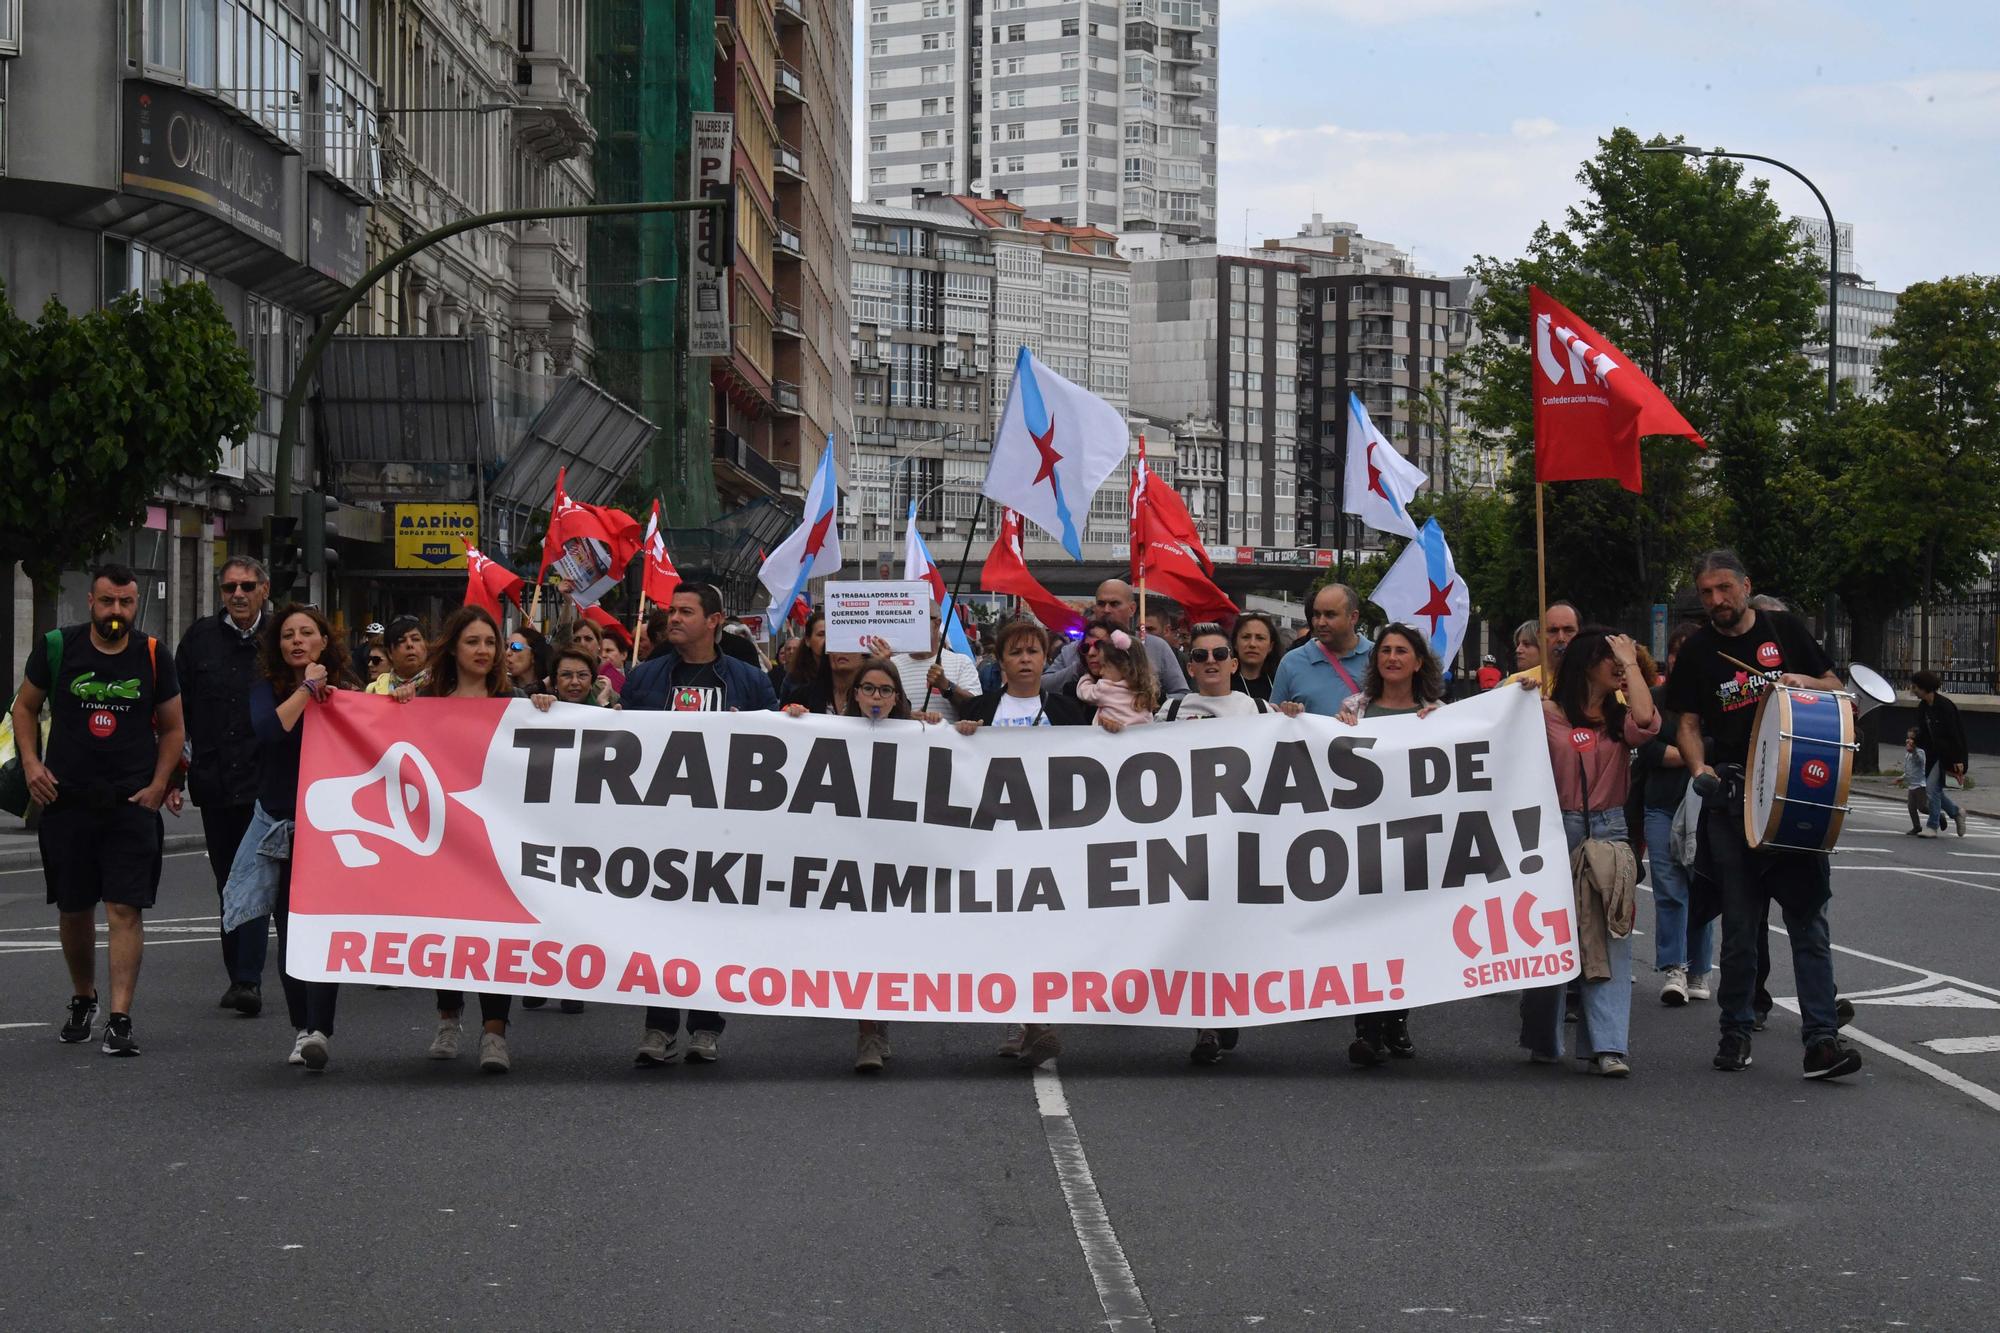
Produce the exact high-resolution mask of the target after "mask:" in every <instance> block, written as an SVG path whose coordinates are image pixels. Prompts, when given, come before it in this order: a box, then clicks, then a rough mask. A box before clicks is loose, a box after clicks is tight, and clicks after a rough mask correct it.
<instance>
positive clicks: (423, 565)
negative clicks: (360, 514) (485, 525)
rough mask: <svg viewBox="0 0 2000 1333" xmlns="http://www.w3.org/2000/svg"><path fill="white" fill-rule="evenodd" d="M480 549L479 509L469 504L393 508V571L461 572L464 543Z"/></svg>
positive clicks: (414, 505)
mask: <svg viewBox="0 0 2000 1333" xmlns="http://www.w3.org/2000/svg"><path fill="white" fill-rule="evenodd" d="M460 537H463V538H465V540H466V541H468V542H471V543H472V544H473V545H474V546H477V545H479V507H478V506H477V505H469V504H399V505H397V506H396V568H398V569H464V568H465V543H464V542H461V541H459V538H460Z"/></svg>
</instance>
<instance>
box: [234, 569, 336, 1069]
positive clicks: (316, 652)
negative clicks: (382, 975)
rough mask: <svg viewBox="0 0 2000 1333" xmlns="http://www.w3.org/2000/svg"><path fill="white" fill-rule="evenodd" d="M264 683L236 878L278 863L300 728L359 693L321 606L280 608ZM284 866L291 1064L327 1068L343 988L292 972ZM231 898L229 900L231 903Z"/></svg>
mask: <svg viewBox="0 0 2000 1333" xmlns="http://www.w3.org/2000/svg"><path fill="white" fill-rule="evenodd" d="M262 659H263V662H262V665H263V674H264V678H263V679H262V680H260V681H258V682H257V683H256V684H254V685H252V686H251V687H250V730H251V733H252V734H253V735H254V736H255V737H256V738H257V808H256V813H255V816H254V817H253V820H252V822H251V825H250V829H249V831H248V832H247V833H246V834H245V835H244V838H243V841H242V843H241V844H240V845H239V846H240V848H241V850H239V851H238V853H237V856H236V863H235V864H234V865H232V866H231V868H230V880H231V883H232V884H234V883H235V882H236V881H237V878H238V868H239V867H241V870H242V873H243V874H245V875H250V874H254V873H255V872H257V871H263V872H264V873H267V874H268V873H270V871H271V869H272V867H271V866H268V865H264V864H262V863H264V862H267V861H269V860H271V858H269V857H266V856H264V855H263V854H262V844H263V842H264V841H265V834H266V833H267V832H268V830H269V829H270V828H271V827H272V826H273V825H275V824H279V823H284V822H288V821H290V820H291V819H292V818H293V817H294V814H295V806H296V802H297V800H298V789H299V754H300V749H301V743H302V741H303V739H304V729H303V728H302V727H300V725H299V724H300V723H301V722H302V721H304V720H305V715H306V713H307V711H308V710H310V709H312V708H314V707H316V706H317V705H319V704H320V703H322V702H324V701H325V700H326V699H327V698H329V697H330V696H331V695H332V694H333V692H334V691H336V690H344V689H354V688H357V684H356V682H355V681H354V680H353V679H352V678H351V677H349V675H348V674H347V654H346V653H345V652H343V651H342V650H341V647H340V643H339V640H338V639H337V638H336V636H335V635H334V632H333V626H332V625H330V624H328V623H327V619H326V617H325V616H324V615H322V614H320V612H319V610H318V608H316V607H310V606H300V605H297V604H296V603H293V604H291V605H287V606H285V607H283V608H281V609H280V610H279V612H278V614H277V615H275V616H273V617H271V621H270V627H269V628H268V629H266V630H265V631H264V642H263V646H262ZM286 853H287V854H286V855H285V856H284V857H282V858H280V859H278V860H277V862H276V866H275V870H276V874H277V898H276V901H275V902H274V903H273V905H272V914H273V915H274V916H275V917H276V918H277V923H278V974H279V976H280V977H281V978H282V979H283V981H284V987H285V1008H286V1010H287V1012H288V1013H289V1015H290V1017H291V1022H292V1027H293V1029H294V1030H295V1031H296V1033H297V1035H296V1036H295V1037H294V1039H293V1041H292V1053H291V1055H290V1056H289V1057H287V1059H288V1062H289V1063H291V1064H295V1065H304V1066H305V1067H306V1068H308V1069H324V1068H326V1062H327V1059H328V1058H329V1054H330V1052H329V1043H330V1042H331V1041H332V1039H333V1012H334V1002H335V998H336V997H337V996H338V995H339V994H340V988H339V987H338V986H336V985H334V984H333V983H332V982H330V981H300V980H299V979H298V978H296V977H294V976H293V975H292V974H291V972H290V971H289V970H288V969H287V968H286V967H285V953H286V949H287V948H288V947H289V944H290V941H291V934H292V929H291V925H292V912H291V909H292V858H291V856H290V847H289V845H286ZM227 896H228V895H227V894H225V897H227Z"/></svg>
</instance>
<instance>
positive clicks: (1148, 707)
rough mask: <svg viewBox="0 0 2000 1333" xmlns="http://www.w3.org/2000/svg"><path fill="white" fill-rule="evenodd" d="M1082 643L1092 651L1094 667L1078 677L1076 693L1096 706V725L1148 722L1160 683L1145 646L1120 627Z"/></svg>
mask: <svg viewBox="0 0 2000 1333" xmlns="http://www.w3.org/2000/svg"><path fill="white" fill-rule="evenodd" d="M1084 647H1085V650H1086V651H1091V652H1092V656H1093V657H1094V659H1095V660H1094V662H1093V665H1095V666H1096V668H1097V671H1096V674H1095V675H1092V674H1090V673H1087V672H1086V673H1085V674H1084V675H1082V676H1079V677H1078V678H1077V682H1076V697H1077V698H1079V699H1081V700H1083V701H1084V702H1085V703H1087V704H1093V705H1095V706H1096V708H1097V725H1098V726H1100V727H1103V728H1104V729H1105V730H1106V731H1123V730H1125V728H1127V727H1136V726H1139V725H1140V724H1142V723H1146V722H1151V721H1152V720H1153V713H1154V711H1155V710H1157V709H1158V708H1159V706H1160V686H1159V682H1158V681H1157V680H1155V679H1154V677H1153V664H1152V662H1151V661H1150V660H1149V659H1148V658H1147V657H1146V651H1145V649H1143V648H1141V647H1140V646H1139V644H1138V643H1137V642H1135V641H1134V640H1133V638H1132V636H1131V635H1130V634H1127V633H1126V632H1125V631H1124V630H1122V629H1115V630H1112V631H1111V633H1110V635H1109V636H1108V637H1106V638H1103V639H1086V640H1085V641H1084Z"/></svg>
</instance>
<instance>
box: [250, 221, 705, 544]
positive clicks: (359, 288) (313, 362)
mask: <svg viewBox="0 0 2000 1333" xmlns="http://www.w3.org/2000/svg"><path fill="white" fill-rule="evenodd" d="M726 206H727V201H726V200H723V199H672V200H658V201H652V202H643V203H626V204H579V205H577V206H575V207H572V208H509V209H502V210H501V211H499V212H497V213H475V214H474V215H472V216H471V217H467V218H460V219H459V220H458V221H457V222H450V223H446V224H445V225H444V226H442V227H439V228H437V229H435V230H433V231H427V232H425V233H424V234H423V235H421V236H419V237H417V238H416V239H415V240H414V241H411V242H409V243H408V244H406V245H403V246H401V247H400V248H398V249H396V250H393V251H391V252H390V253H389V254H387V255H385V256H384V257H383V258H382V259H381V261H380V262H378V263H377V264H376V265H375V267H373V268H371V269H369V270H368V271H367V272H366V273H364V274H362V275H361V277H360V279H359V280H358V281H357V282H355V284H354V285H353V286H352V287H349V288H348V289H347V291H346V292H344V293H343V294H342V295H341V298H340V300H339V302H338V303H336V304H335V305H334V307H333V308H332V309H331V310H328V311H327V312H326V313H325V314H323V315H321V316H320V322H319V330H318V331H317V332H316V333H314V334H313V337H312V341H311V342H309V343H307V344H306V350H305V355H304V356H302V357H300V358H299V368H298V370H297V371H296V372H295V373H294V374H293V375H292V385H291V388H290V389H288V390H287V391H286V393H285V415H284V419H283V421H282V422H281V423H280V425H279V427H278V454H277V458H276V460H275V462H274V464H273V468H274V471H275V472H276V474H277V475H276V476H275V477H274V478H273V479H272V482H273V485H272V491H271V512H272V514H273V515H274V516H278V517H284V516H286V515H288V514H289V512H290V510H291V507H292V471H293V455H294V454H295V453H296V452H297V450H298V438H299V412H300V411H301V409H303V408H304V406H305V400H306V390H307V388H308V387H309V386H310V385H311V384H312V378H313V375H314V373H315V372H317V371H318V370H319V363H320V358H321V357H323V356H325V355H326V349H327V347H328V346H329V345H331V344H332V342H333V339H334V335H335V334H337V333H338V332H339V331H340V323H341V321H342V320H344V319H346V318H347V312H348V311H350V310H352V309H354V307H355V306H357V305H359V304H360V303H361V299H362V298H363V297H365V296H367V295H368V289H369V288H371V287H373V286H374V285H375V284H376V283H377V282H379V281H381V280H382V278H383V277H385V276H386V275H387V274H389V273H390V272H391V271H393V270H394V269H395V268H396V267H397V266H398V265H400V264H401V263H403V261H404V260H406V259H409V258H411V257H412V256H414V255H418V254H421V253H423V252H424V251H425V250H428V249H429V248H430V247H432V246H433V245H436V244H437V243H438V242H439V241H444V240H449V239H450V238H452V237H453V236H456V235H458V234H459V233H460V232H465V231H471V230H473V229H474V228H477V227H491V226H496V225H498V224H500V223H503V222H538V221H542V220H545V219H548V218H596V217H614V216H616V215H618V214H621V213H692V212H697V211H699V210H701V209H716V210H722V209H724V208H726Z"/></svg>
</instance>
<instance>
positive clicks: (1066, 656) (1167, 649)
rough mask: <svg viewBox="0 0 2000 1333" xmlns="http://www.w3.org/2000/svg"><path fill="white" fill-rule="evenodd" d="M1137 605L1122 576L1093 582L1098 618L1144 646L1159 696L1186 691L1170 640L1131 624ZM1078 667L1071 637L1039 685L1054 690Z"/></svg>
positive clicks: (1072, 676) (1078, 656) (1080, 658)
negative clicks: (1157, 684)
mask: <svg viewBox="0 0 2000 1333" xmlns="http://www.w3.org/2000/svg"><path fill="white" fill-rule="evenodd" d="M1138 609H1139V604H1138V602H1137V601H1136V600H1135V599H1134V598H1133V595H1132V585H1131V584H1129V583H1127V582H1126V581H1125V580H1124V579H1106V580H1104V582H1102V583H1100V584H1098V585H1097V608H1096V615H1097V616H1098V618H1099V619H1102V620H1107V621H1110V622H1111V624H1112V625H1113V626H1115V627H1117V628H1118V629H1122V630H1124V631H1125V632H1126V633H1127V634H1131V635H1133V636H1134V637H1136V638H1138V640H1139V642H1140V643H1142V644H1144V645H1145V646H1146V660H1147V661H1148V662H1151V663H1152V664H1153V675H1154V677H1155V678H1156V679H1157V680H1158V681H1159V682H1160V697H1161V698H1162V699H1177V698H1179V697H1180V696H1181V695H1183V694H1186V693H1187V692H1188V683H1187V673H1186V672H1184V671H1182V670H1181V660H1180V658H1179V657H1177V656H1175V654H1174V646H1173V645H1172V644H1171V643H1169V642H1168V641H1167V640H1165V639H1163V638H1160V637H1159V636H1158V635H1153V634H1140V633H1139V632H1138V631H1137V630H1136V629H1134V628H1133V624H1132V620H1133V615H1134V613H1135V612H1137V611H1138ZM1082 670H1083V652H1082V650H1081V649H1080V648H1079V647H1078V645H1077V642H1076V640H1074V639H1072V640H1070V641H1069V642H1068V643H1066V644H1064V645H1063V650H1062V651H1061V652H1060V653H1057V654H1056V660H1055V661H1054V662H1053V663H1052V664H1051V665H1050V666H1049V669H1048V670H1046V671H1044V672H1043V673H1042V688H1043V689H1044V690H1047V691H1048V692H1049V693H1051V694H1055V693H1058V692H1059V691H1061V689H1062V688H1063V686H1065V685H1067V684H1069V683H1070V682H1071V681H1073V680H1075V679H1076V677H1077V673H1079V672H1080V671H1082Z"/></svg>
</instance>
